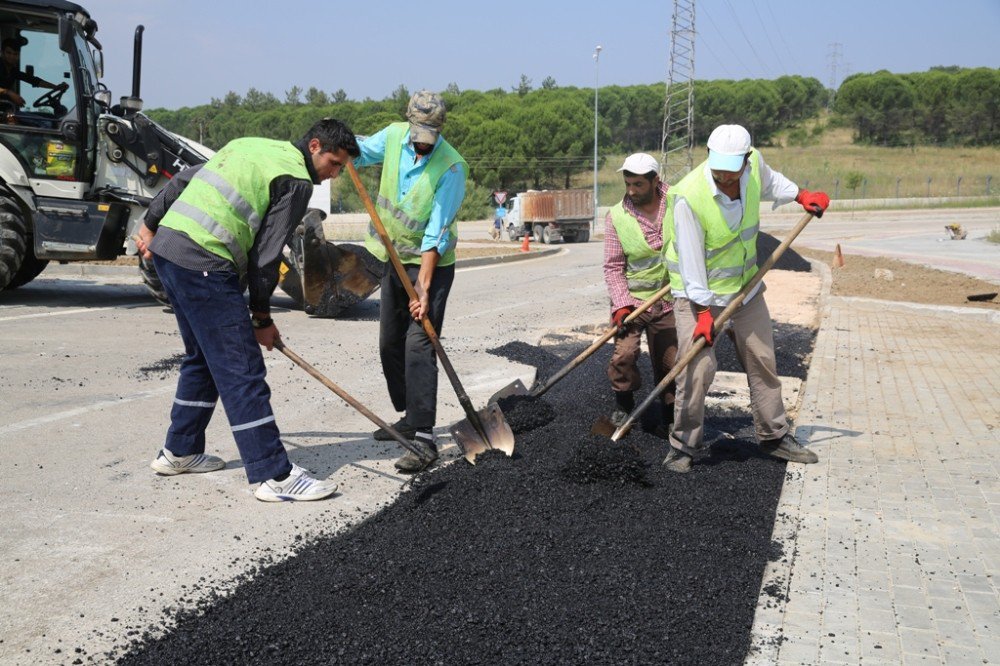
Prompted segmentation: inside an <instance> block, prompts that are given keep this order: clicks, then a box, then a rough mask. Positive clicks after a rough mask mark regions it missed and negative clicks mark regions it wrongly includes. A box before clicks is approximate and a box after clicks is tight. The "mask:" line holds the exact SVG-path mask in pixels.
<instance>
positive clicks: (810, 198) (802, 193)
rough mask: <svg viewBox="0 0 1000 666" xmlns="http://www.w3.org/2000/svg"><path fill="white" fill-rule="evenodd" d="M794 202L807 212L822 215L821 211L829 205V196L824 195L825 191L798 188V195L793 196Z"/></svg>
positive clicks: (817, 215)
mask: <svg viewBox="0 0 1000 666" xmlns="http://www.w3.org/2000/svg"><path fill="white" fill-rule="evenodd" d="M795 203H797V204H800V205H801V206H802V207H803V208H804V209H805V211H806V212H807V213H812V214H813V215H815V216H816V217H823V211H825V210H826V209H827V208H829V207H830V197H828V196H827V195H826V192H810V191H809V190H799V195H798V196H797V197H795Z"/></svg>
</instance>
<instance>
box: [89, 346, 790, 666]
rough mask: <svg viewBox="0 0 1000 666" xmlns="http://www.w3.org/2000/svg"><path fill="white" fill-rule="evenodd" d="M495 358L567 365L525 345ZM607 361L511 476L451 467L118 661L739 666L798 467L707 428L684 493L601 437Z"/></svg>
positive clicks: (173, 618) (633, 438)
mask: <svg viewBox="0 0 1000 666" xmlns="http://www.w3.org/2000/svg"><path fill="white" fill-rule="evenodd" d="M579 349H582V346H580V347H578V349H577V351H579ZM519 351H524V352H525V353H524V355H523V356H520V357H518V356H517V353H518V352H519ZM799 351H800V352H802V353H804V351H803V350H799ZM493 352H494V353H499V354H501V355H505V356H509V355H511V354H513V356H510V357H512V358H513V359H514V360H517V361H519V362H521V363H528V364H530V363H532V362H539V363H540V364H541V365H542V366H543V367H542V368H541V370H542V371H543V372H552V371H554V370H556V369H558V367H559V365H561V358H560V356H559V355H551V354H547V353H546V352H545V351H544V350H536V349H533V348H530V347H529V348H527V349H524V350H519V349H516V348H512V347H510V346H508V347H507V348H505V349H503V350H502V351H500V350H493ZM607 352H608V350H606V349H604V350H601V351H599V352H598V353H597V354H595V357H594V358H593V359H590V360H589V361H588V362H587V363H585V364H583V365H582V366H580V367H579V368H577V369H576V370H575V371H574V372H572V373H570V375H568V376H567V377H566V379H564V380H563V381H562V382H561V383H560V384H559V385H557V386H556V387H555V388H553V389H552V390H551V391H549V392H548V393H547V394H546V399H547V401H548V402H549V403H551V406H552V407H553V409H554V414H555V418H554V419H553V420H552V421H551V422H549V423H548V424H547V425H544V426H543V427H539V428H536V429H534V430H531V431H527V432H524V433H523V434H521V435H519V437H518V439H517V450H516V452H515V455H514V456H513V457H512V458H508V457H506V456H505V455H503V454H502V453H501V452H497V451H493V452H488V453H487V454H484V455H481V456H479V457H478V458H477V464H476V465H475V466H472V465H469V464H467V463H466V462H464V461H463V460H461V459H460V460H458V461H456V462H454V463H452V464H450V465H445V466H442V467H438V468H436V469H434V470H432V471H430V472H427V473H424V474H422V475H420V476H419V477H418V478H416V479H415V480H414V481H413V484H412V487H410V488H409V489H408V490H406V491H405V492H404V493H403V494H402V495H401V496H400V497H399V498H398V500H397V501H396V502H394V503H393V504H392V505H391V506H389V507H387V508H386V509H384V510H382V511H381V512H379V513H378V514H376V515H375V516H373V517H371V518H370V519H368V520H367V521H365V522H364V523H362V524H360V525H359V526H357V527H355V528H353V529H351V530H350V531H348V532H346V533H344V534H340V535H319V536H317V537H314V538H312V539H311V540H308V543H305V544H304V545H303V546H302V547H301V548H300V549H299V550H298V551H297V552H296V554H295V555H294V556H292V557H291V558H289V559H287V560H285V561H282V562H280V563H277V564H275V563H270V562H268V561H266V560H262V561H261V562H260V566H259V567H258V568H257V570H255V571H254V572H252V573H250V574H248V575H246V576H245V577H244V578H242V579H241V580H240V581H238V584H237V585H236V587H235V589H233V590H232V591H231V592H230V593H228V594H227V595H225V596H218V595H214V591H213V590H212V589H210V588H208V589H205V588H194V589H193V590H191V593H190V594H191V598H199V597H200V598H204V599H206V600H205V601H202V602H200V603H198V604H196V605H195V606H194V607H189V608H188V609H187V610H183V611H180V612H177V611H167V612H165V613H166V615H165V617H164V618H163V623H162V624H161V625H158V626H156V627H149V628H141V627H140V628H136V627H132V628H127V629H129V630H132V631H136V630H137V631H136V634H135V639H134V640H135V642H134V643H132V644H131V645H122V646H120V647H119V648H118V649H116V650H115V651H114V652H112V653H111V654H109V655H107V661H117V663H119V664H163V663H170V664H230V663H239V664H407V665H409V664H582V663H597V664H618V663H622V664H665V663H670V664H713V665H714V664H741V663H742V662H743V660H744V657H745V655H746V652H747V649H748V647H749V642H750V639H749V634H750V629H751V626H752V623H753V615H754V609H755V605H756V602H757V598H758V594H759V592H760V584H761V577H762V573H763V570H764V567H765V564H766V562H767V561H768V559H769V558H778V557H782V555H781V547H780V544H774V543H772V542H771V532H772V527H773V521H774V515H775V507H776V505H777V500H778V496H779V493H780V490H781V483H782V478H783V475H784V471H785V464H784V463H782V462H780V461H777V460H773V459H769V458H765V457H763V456H762V455H761V454H759V453H758V452H757V450H756V447H755V446H754V444H753V435H752V423H751V419H750V417H749V416H748V415H746V414H740V415H736V416H729V417H726V418H713V419H712V421H711V422H710V426H709V427H708V428H707V430H708V431H709V433H710V434H711V436H712V437H713V438H714V437H717V436H719V435H720V433H725V435H726V436H725V437H724V438H723V437H719V440H720V444H718V445H716V446H713V447H712V449H711V451H710V454H709V455H708V456H707V457H706V458H704V459H701V460H699V461H698V464H696V465H695V466H694V468H693V469H692V471H691V472H690V473H688V474H684V475H678V474H673V473H670V472H667V471H666V470H664V469H663V468H662V466H661V464H660V463H661V461H662V459H663V457H664V456H665V455H666V452H667V448H666V443H665V441H664V440H662V439H658V438H656V437H654V436H653V435H651V434H649V433H647V432H644V431H642V430H641V429H638V428H636V429H633V431H632V432H631V433H630V434H629V435H628V436H627V437H625V438H624V439H623V440H622V441H621V442H618V443H612V442H610V440H607V439H604V438H601V437H597V436H593V435H590V434H589V428H590V425H591V424H592V423H593V422H594V420H596V419H597V418H598V417H599V416H601V415H602V414H606V413H608V412H610V411H611V408H612V399H611V392H610V390H609V388H608V386H607V380H606V378H605V375H604V369H605V367H606V364H607V360H608V355H607ZM787 352H788V348H787V346H783V345H779V352H778V353H779V358H780V357H781V356H782V355H784V354H786V353H787ZM546 363H549V365H545V364H546ZM553 363H554V364H555V365H553ZM640 363H641V364H642V366H643V370H644V373H645V375H646V387H647V390H648V387H650V386H652V382H651V380H650V378H649V373H648V358H647V357H646V356H645V355H644V356H643V357H642V359H641V360H640ZM332 501H333V502H337V501H338V500H336V499H334V500H332ZM213 596H214V598H213ZM160 626H167V627H171V628H169V629H168V630H167V631H166V633H165V634H162V635H154V634H159V627H160ZM125 635H127V634H125Z"/></svg>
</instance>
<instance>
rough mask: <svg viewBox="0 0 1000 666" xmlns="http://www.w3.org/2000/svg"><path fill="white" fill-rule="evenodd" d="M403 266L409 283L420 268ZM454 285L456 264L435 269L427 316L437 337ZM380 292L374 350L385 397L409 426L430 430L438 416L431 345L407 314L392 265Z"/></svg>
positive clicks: (403, 297) (401, 288)
mask: <svg viewBox="0 0 1000 666" xmlns="http://www.w3.org/2000/svg"><path fill="white" fill-rule="evenodd" d="M404 268H405V269H406V274H407V275H408V276H409V278H410V283H411V284H412V283H413V281H414V280H416V278H417V273H419V272H420V267H419V266H416V265H406V266H404ZM454 281H455V266H454V265H451V266H444V267H442V266H438V267H437V268H436V269H434V277H433V278H432V279H431V288H430V312H429V315H428V318H429V319H430V322H431V324H433V325H434V330H435V331H437V334H438V335H439V336H440V335H441V326H442V325H443V324H444V310H445V306H446V305H447V302H448V294H449V293H450V292H451V285H452V283H453V282H454ZM381 291H382V295H381V304H380V311H379V341H378V346H379V355H380V357H381V359H382V373H383V374H384V375H385V383H386V386H387V387H388V389H389V398H390V399H391V400H392V406H393V407H395V409H396V411H397V412H402V411H405V412H406V422H407V423H408V424H410V425H411V426H413V427H414V428H416V429H417V430H420V431H423V432H430V431H431V429H432V428H433V427H434V425H435V419H436V418H437V386H438V366H437V357H436V356H435V354H434V346H433V345H432V344H431V341H430V339H429V338H428V337H427V333H425V332H424V327H423V325H422V324H421V323H420V322H418V321H415V320H414V319H413V317H411V316H410V307H409V303H410V297H409V296H407V295H406V289H405V288H404V287H403V284H402V283H401V282H400V281H399V276H397V275H396V271H395V269H393V267H392V264H391V263H388V264H386V272H385V275H383V276H382V285H381Z"/></svg>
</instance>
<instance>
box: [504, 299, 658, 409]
mask: <svg viewBox="0 0 1000 666" xmlns="http://www.w3.org/2000/svg"><path fill="white" fill-rule="evenodd" d="M668 293H670V285H669V284H668V285H666V286H664V287H663V288H662V289H660V290H659V291H658V292H656V293H655V294H653V295H652V296H650V297H649V299H648V300H646V301H644V302H643V303H642V304H641V305H639V306H638V307H637V308H636V309H635V310H633V311H632V312H630V313H629V315H628V316H627V317H625V319H624V321H622V327H623V328H624V327H625V326H627V325H628V324H631V323H632V322H633V321H634V320H635V319H636V317H638V316H639V315H641V314H642V313H643V312H645V311H646V310H648V309H649V308H650V306H652V305H653V303H656V302H657V301H659V300H660V299H662V298H663V297H664V296H666V295H667V294H668ZM617 332H618V327H617V326H612V327H611V328H609V329H608V330H607V331H605V332H604V335H602V336H601V337H599V338H598V339H597V340H595V341H594V342H593V344H591V345H590V346H589V347H587V348H586V349H584V350H583V351H582V352H580V353H579V354H578V355H577V356H576V358H574V359H573V360H572V361H570V362H569V363H567V364H566V365H564V366H563V367H562V368H560V369H559V371H558V372H556V373H555V374H554V375H552V376H551V377H550V378H549V380H548V381H547V382H545V383H544V384H542V385H541V386H536V387H535V388H533V389H532V390H531V391H528V389H527V388H526V387H525V386H524V382H522V381H521V380H520V379H516V380H514V381H513V382H511V383H510V384H507V386H504V387H503V388H502V389H500V390H499V391H497V392H496V393H494V394H493V395H492V397H490V400H489V402H490V403H495V402H498V401H500V400H503V399H504V398H509V397H511V396H515V395H526V396H528V397H529V398H540V397H541V396H543V395H544V394H545V392H546V391H548V390H549V389H550V388H552V387H553V386H555V385H556V383H557V382H558V381H559V380H561V379H562V378H563V377H565V376H566V375H568V374H569V373H570V372H571V371H572V370H574V369H575V368H577V367H578V366H579V365H580V364H581V363H583V362H584V361H586V360H587V359H588V358H590V357H591V356H592V355H593V353H594V352H596V351H597V350H598V349H600V348H601V347H602V346H603V345H604V343H606V342H607V341H608V340H610V339H611V338H612V337H614V335H615V334H616V333H617Z"/></svg>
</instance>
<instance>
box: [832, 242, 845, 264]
mask: <svg viewBox="0 0 1000 666" xmlns="http://www.w3.org/2000/svg"><path fill="white" fill-rule="evenodd" d="M833 267H834V268H843V267H844V253H843V252H841V251H840V243H837V249H836V250H834V251H833Z"/></svg>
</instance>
